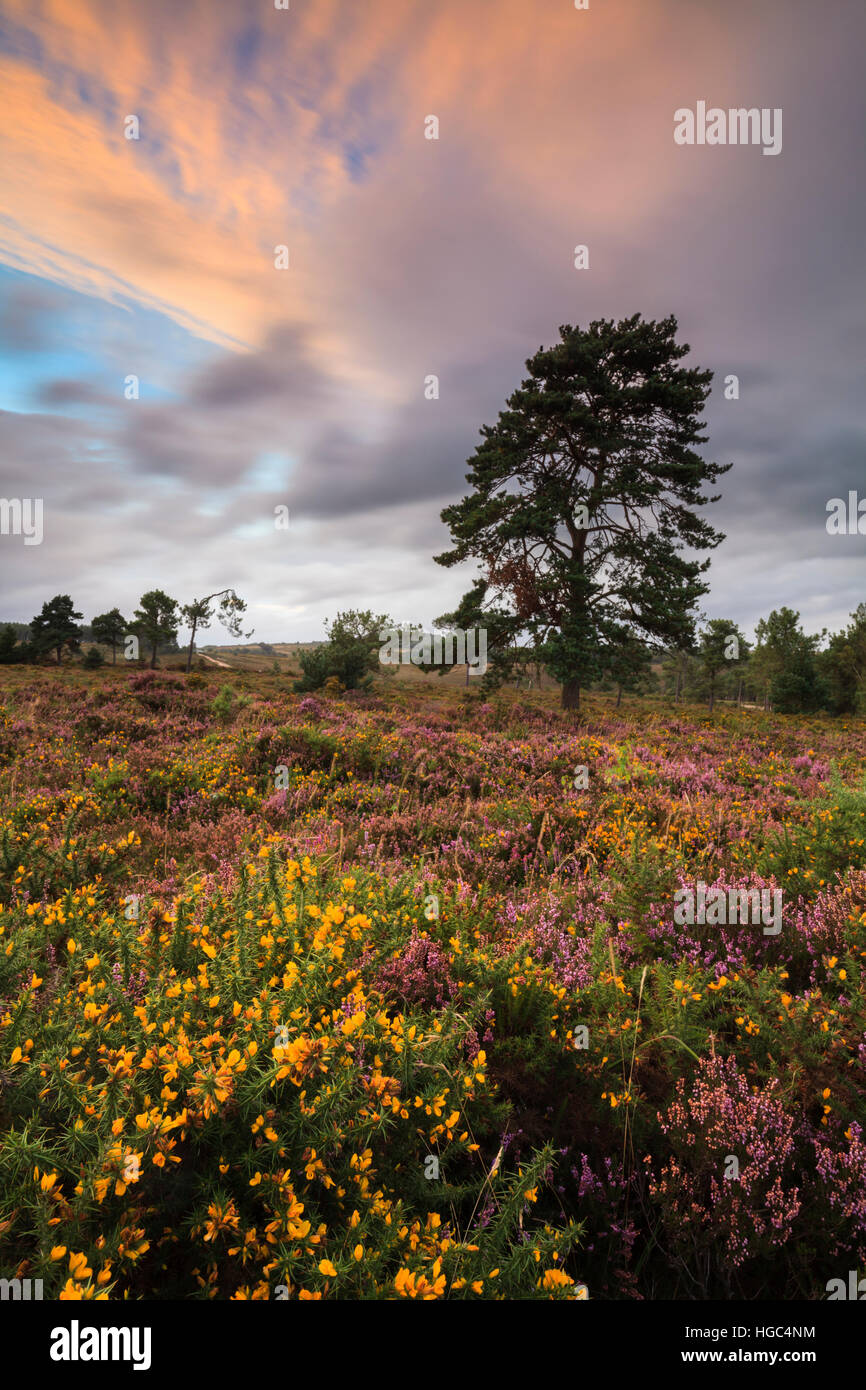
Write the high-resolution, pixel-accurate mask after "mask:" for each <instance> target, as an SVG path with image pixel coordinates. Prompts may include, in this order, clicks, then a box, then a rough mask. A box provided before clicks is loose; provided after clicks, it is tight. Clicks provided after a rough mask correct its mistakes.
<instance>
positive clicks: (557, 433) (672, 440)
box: [435, 314, 730, 707]
mask: <svg viewBox="0 0 866 1390" xmlns="http://www.w3.org/2000/svg"><path fill="white" fill-rule="evenodd" d="M676 329H677V323H676V319H674V318H673V317H671V318H668V319H664V320H663V321H661V322H659V323H656V322H647V321H644V320H643V319H642V318H641V316H640V315H639V314H635V315H633V316H632V317H631V318H630V319H625V320H623V321H621V322H620V323H616V324H615V323H614V322H613V321H608V320H600V321H596V322H593V323H591V324H590V326H589V328H588V329H586V330H581V329H580V328H572V327H571V326H570V325H565V326H564V327H562V328H561V329H560V338H561V341H560V343H558V344H557V345H556V346H555V347H553V348H551V349H549V350H545V349H541V350H539V352H538V353H536V355H535V356H534V357H533V358H531V359H530V360H529V361H527V364H526V366H527V369H528V371H529V377H528V378H527V379H526V380H524V382H523V383H522V385H521V387H520V388H519V389H518V390H517V391H515V392H514V394H513V395H512V396H510V397H509V399H508V402H507V409H506V410H504V411H502V412H500V415H499V419H498V421H497V423H496V425H494V426H493V427H489V426H485V427H484V428H483V430H482V434H483V436H484V440H483V443H482V444H480V445H479V446H478V448H477V450H476V453H475V456H474V458H473V459H472V460H470V469H471V471H470V473H469V474H468V480H469V482H470V483H471V484H472V485H473V489H474V490H473V492H471V493H470V494H469V495H468V496H466V497H464V498H463V500H462V501H461V502H459V503H457V504H455V505H453V506H450V507H446V508H445V510H444V511H443V513H442V520H443V521H444V522H445V523H446V524H447V525H448V526H449V527H450V529H451V537H452V542H453V546H452V549H451V550H450V551H447V552H445V553H444V554H441V555H437V556H436V557H435V559H436V561H437V563H439V564H442V565H448V566H451V565H455V564H458V563H461V562H462V561H465V560H467V559H470V558H474V559H476V560H478V561H479V564H480V568H481V570H482V578H481V580H479V581H478V582H477V583H476V585H475V587H474V589H473V591H472V593H471V595H467V600H466V601H465V602H468V603H469V606H470V607H473V608H478V609H480V608H481V607H482V605H484V604H488V600H489V605H488V606H489V607H490V609H491V611H492V612H495V613H497V614H498V615H500V617H499V621H500V644H499V645H501V647H502V648H504V649H505V648H508V647H509V646H513V645H514V644H515V643H516V641H517V640H518V638H519V637H520V634H521V633H523V632H529V633H530V636H531V638H532V639H533V643H534V645H537V646H538V647H539V649H540V652H541V654H542V659H543V660H544V661H545V663H546V665H547V667H548V668H549V670H550V671H551V673H552V674H553V675H554V676H555V677H556V679H558V680H560V681H561V682H562V685H563V703H564V705H566V706H567V707H568V706H573V705H576V704H577V702H578V698H579V690H580V686H581V684H584V685H586V684H588V683H590V682H592V681H593V680H597V679H599V678H600V677H602V676H603V674H604V671H605V668H606V667H607V668H611V667H612V666H615V665H619V666H620V667H621V668H622V667H623V666H624V668H625V671H626V672H628V671H629V670H630V669H631V668H632V666H633V658H634V656H635V653H636V648H635V647H634V646H633V645H632V644H634V643H635V641H644V642H650V643H657V642H660V641H667V642H671V641H676V642H679V643H682V642H684V641H688V640H689V639H690V637H691V633H692V627H693V618H692V616H691V614H692V609H693V607H694V605H695V603H696V601H697V599H698V598H699V597H700V595H701V594H703V593H705V592H706V591H707V585H706V584H705V583H704V582H703V581H702V580H701V578H700V575H701V573H702V571H704V570H705V569H706V568H707V566H708V564H709V561H708V560H704V561H701V560H699V559H686V558H684V556H683V554H682V551H683V550H684V548H686V547H688V549H689V550H691V551H692V552H699V551H701V550H706V549H711V548H713V547H714V546H716V545H718V543H719V541H720V540H721V539H722V536H721V535H720V534H719V533H717V532H716V531H714V530H713V529H712V527H710V526H709V525H708V523H707V522H706V521H704V520H703V519H702V518H700V517H699V516H698V515H697V511H696V509H697V508H699V507H702V506H705V505H706V503H707V502H708V501H709V500H714V499H708V498H707V497H706V495H705V493H704V490H703V489H704V486H705V485H706V484H707V483H710V484H711V483H714V482H715V481H716V479H717V478H718V477H719V476H720V475H721V474H722V473H724V472H726V471H727V468H728V467H730V465H725V466H720V465H718V464H713V463H707V462H705V460H704V459H702V458H701V456H700V454H699V453H698V452H696V450H695V449H694V447H693V446H694V445H698V444H702V443H705V442H706V439H705V436H703V435H701V434H700V433H699V417H700V415H701V413H702V411H703V407H704V403H705V400H706V397H707V395H708V393H709V383H710V381H711V379H712V373H711V372H708V371H701V370H700V369H698V368H684V367H681V366H679V365H677V364H678V363H679V361H680V360H681V359H682V358H683V357H684V356H686V354H687V353H688V352H689V348H688V346H687V345H679V344H677V343H676V341H675V333H676ZM503 603H504V605H505V606H504V607H503ZM488 645H489V644H488ZM629 651H630V652H631V657H632V659H628V657H627V656H626V653H628V652H629Z"/></svg>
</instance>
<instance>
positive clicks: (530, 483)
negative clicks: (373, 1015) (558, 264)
mask: <svg viewBox="0 0 866 1390" xmlns="http://www.w3.org/2000/svg"><path fill="white" fill-rule="evenodd" d="M676 331H677V321H676V319H675V318H674V317H673V316H672V315H671V316H669V317H668V318H666V319H662V320H660V321H658V322H656V321H647V320H644V319H643V318H642V316H641V315H640V314H634V315H632V316H631V317H630V318H626V319H622V320H620V321H619V322H614V321H613V320H607V319H602V320H596V321H594V322H593V323H591V324H590V325H589V326H588V328H586V329H581V328H579V327H577V328H575V327H572V326H571V325H569V324H565V325H563V326H562V327H560V330H559V334H560V341H559V342H558V343H556V344H555V345H554V346H553V347H552V348H547V349H546V348H539V350H538V352H537V353H536V354H535V355H534V356H533V357H531V358H529V359H527V362H526V367H527V370H528V373H529V375H528V376H527V377H526V378H525V379H524V381H523V382H522V383H521V385H520V387H519V388H518V389H517V390H516V391H514V392H513V393H512V395H511V396H509V397H508V399H507V401H506V408H505V409H504V410H502V411H500V413H499V416H498V419H497V421H496V423H495V424H494V425H493V426H488V425H484V426H482V428H481V435H482V442H481V443H480V444H479V445H478V447H477V449H476V450H475V454H474V455H473V456H472V458H470V460H469V472H468V473H467V475H466V480H467V482H468V483H469V484H470V485H471V490H470V491H469V493H467V495H466V496H465V497H463V498H462V499H461V500H460V501H459V502H457V503H454V504H453V505H451V506H448V507H446V508H445V509H444V510H443V511H442V513H441V518H442V521H443V522H444V523H445V525H446V526H447V527H448V528H449V530H450V533H451V542H452V544H451V549H450V550H447V551H445V552H443V553H442V554H439V555H435V556H434V557H433V558H434V560H435V561H436V563H437V564H440V565H444V566H446V567H450V566H453V565H457V564H460V563H464V562H465V561H467V560H474V561H475V562H476V565H477V569H478V572H479V573H478V578H476V579H475V580H474V582H473V583H472V585H471V587H470V589H469V591H468V592H467V593H466V594H465V595H464V596H463V598H462V599H461V601H460V603H459V604H458V606H457V608H456V609H455V611H454V612H452V613H447V614H444V615H443V616H442V617H441V618H439V619H437V620H436V621H437V625H439V626H442V627H445V628H446V629H448V628H450V629H452V630H454V629H456V630H462V631H466V630H468V629H470V628H476V629H484V630H485V632H486V634H487V662H488V669H487V671H486V673H485V675H484V676H483V677H480V680H481V682H482V683H483V684H484V686H485V688H486V689H490V688H491V687H493V686H495V685H497V684H501V683H503V682H504V681H508V680H519V678H520V673H521V670H522V669H523V667H525V666H526V665H527V663H531V664H534V665H536V666H538V668H539V670H541V669H543V670H545V671H547V672H548V673H549V674H550V676H551V677H552V678H553V679H554V680H555V681H556V682H557V683H558V684H559V686H560V688H561V701H562V706H563V708H564V709H579V707H580V693H581V690H582V689H591V688H598V687H602V688H604V687H605V686H608V687H609V686H610V685H611V684H613V686H615V688H616V689H617V690H618V691H619V694H620V696H621V694H622V691H623V690H640V689H643V688H646V687H647V686H648V685H650V684H652V681H653V679H656V680H657V679H658V677H657V675H656V673H655V669H654V668H657V667H658V665H659V663H661V678H662V685H663V688H664V690H665V692H666V693H671V694H672V695H673V698H674V701H675V703H676V702H678V701H679V700H680V699H682V698H685V697H686V696H687V695H690V694H694V693H695V692H700V694H701V696H703V695H704V694H705V695H706V697H707V699H708V702H709V705H710V708H712V706H713V704H714V702H715V700H716V699H717V698H726V699H727V698H733V697H732V694H731V691H732V690H734V691H735V692H736V694H735V698H736V699H737V700H738V701H739V702H741V703H742V702H743V701H744V700H745V701H746V702H748V703H761V704H763V705H764V706H765V707H769V706H770V705H772V707H773V708H774V709H776V710H779V711H782V712H800V711H807V712H808V711H811V710H818V709H829V710H832V711H834V712H836V713H840V714H841V713H850V712H853V711H854V710H857V709H861V708H863V707H864V680H866V605H863V604H861V605H860V606H859V607H858V608H857V610H856V612H855V613H853V614H852V615H851V623H850V625H849V626H848V627H847V628H846V629H845V630H844V631H842V632H839V633H834V634H832V635H830V636H829V638H828V634H827V632H826V630H825V631H823V632H822V633H820V634H819V635H813V636H809V635H807V634H806V633H805V632H804V631H803V629H802V627H801V625H800V621H799V614H798V613H796V612H794V610H793V609H790V608H781V609H778V610H774V611H773V612H772V613H771V614H770V615H769V617H768V618H766V619H762V620H761V622H760V623H759V624H758V625H757V629H756V634H755V642H754V645H751V644H750V643H749V642H747V640H746V638H745V637H744V636H743V635H742V633H740V632H739V630H738V629H737V627H736V625H735V624H734V623H733V622H729V621H727V620H725V619H721V618H717V619H712V620H709V621H707V620H706V619H705V618H703V617H702V616H701V615H700V614H699V612H698V604H699V602H700V600H701V599H702V598H703V596H704V595H705V594H707V593H708V592H709V585H708V584H707V583H706V581H705V580H704V578H703V575H704V573H705V571H706V570H707V569H708V568H709V565H710V560H709V557H708V555H707V554H706V552H709V551H711V550H713V549H715V548H716V547H717V546H718V545H719V544H720V543H721V542H722V541H723V540H724V539H725V537H724V535H723V534H722V533H721V532H719V531H716V530H715V529H714V528H713V527H712V526H710V525H709V523H708V522H707V521H706V520H705V519H704V518H703V517H702V516H700V515H699V511H700V509H701V508H703V507H706V506H708V505H710V504H712V503H714V502H717V501H718V500H719V494H715V495H714V494H709V495H708V494H707V493H706V491H705V489H706V488H707V487H712V486H713V485H714V484H715V483H716V482H717V481H718V479H719V478H720V477H721V476H722V475H724V474H725V473H727V472H728V471H729V469H730V468H731V467H732V465H731V464H730V463H728V464H717V463H712V462H708V461H707V460H705V459H704V458H703V457H702V456H701V454H700V453H699V452H698V451H697V449H696V447H695V446H698V445H702V444H705V443H706V442H707V437H706V435H704V434H702V433H701V429H702V421H701V416H702V413H703V410H704V407H705V404H706V400H707V398H708V396H709V394H710V389H711V382H712V377H713V373H712V372H711V371H706V370H702V369H701V368H698V367H684V366H682V365H681V361H682V359H683V358H684V357H685V356H687V354H688V353H689V352H690V350H691V349H690V348H689V345H688V344H684V343H678V342H677V340H676ZM217 599H219V600H221V602H220V604H219V609H218V616H219V618H220V621H222V622H223V624H224V626H226V628H227V630H228V631H229V632H230V633H231V634H232V635H233V636H239V635H241V634H240V627H239V623H240V616H241V614H242V612H243V611H244V610H245V608H246V604H245V603H243V601H242V600H241V599H239V598H238V597H237V595H236V593H235V591H234V590H233V589H224V590H220V591H219V592H218V593H216V594H210V595H208V596H207V597H206V598H204V599H200V600H194V601H193V602H192V603H191V604H186V605H179V604H178V603H177V601H176V600H174V599H171V598H169V596H168V595H167V594H165V593H163V591H162V590H160V589H153V590H151V591H150V592H149V593H147V594H145V595H143V596H142V599H141V600H140V606H139V608H137V609H136V610H135V613H134V615H133V618H132V620H131V621H129V622H127V620H126V619H124V617H123V616H122V614H120V613H119V611H118V610H117V609H116V608H115V609H112V610H111V611H110V612H108V613H103V614H99V615H98V616H97V617H96V618H94V619H93V622H92V623H91V625H90V626H91V631H92V634H93V637H94V639H95V640H96V641H98V642H103V643H105V644H107V645H108V646H110V647H111V650H112V660H116V653H117V647H118V645H119V644H120V643H121V642H122V641H124V640H125V639H126V638H127V637H128V636H129V634H130V633H132V634H135V635H137V636H138V637H139V638H140V640H141V641H142V642H144V643H145V644H147V645H148V646H149V647H150V651H151V663H150V664H151V666H154V665H155V664H156V658H157V653H158V651H159V650H160V649H161V647H165V645H166V644H171V643H174V642H176V637H177V628H178V625H179V622H180V621H181V620H182V621H183V622H184V623H185V624H186V625H187V626H188V627H189V628H190V631H191V635H190V640H189V645H188V649H187V670H189V669H190V665H191V661H192V653H193V649H194V644H195V635H196V631H197V630H199V629H201V628H203V627H206V626H207V625H208V624H209V622H210V621H211V619H212V617H213V613H214V610H213V605H214V603H215V602H216V600H217ZM80 619H81V614H80V613H76V612H75V611H74V607H73V604H72V600H71V598H70V597H69V595H66V594H61V595H57V596H56V597H55V598H53V599H51V600H50V601H49V603H47V604H45V605H44V607H43V610H42V612H41V613H40V614H38V615H37V616H36V617H35V618H34V619H33V621H32V622H31V623H30V625H29V629H28V632H27V634H26V635H25V636H24V638H23V640H19V636H18V634H17V632H16V630H15V628H14V627H13V625H7V626H6V628H5V629H3V630H2V631H0V661H16V660H36V661H39V660H44V659H46V657H47V656H48V654H50V653H52V652H53V653H54V654H55V655H56V659H57V661H58V662H60V661H62V659H63V653H64V651H65V650H73V651H74V650H77V645H80V628H79V627H78V623H79V622H80ZM380 622H381V623H382V624H383V625H389V624H390V620H388V619H384V618H383V619H374V618H373V615H372V614H370V613H356V612H354V611H353V612H351V613H349V614H338V615H337V618H336V619H335V620H334V623H333V624H331V626H330V629H329V631H328V639H327V641H326V642H325V643H323V644H321V645H320V646H319V647H317V648H315V649H314V651H313V652H307V653H304V654H302V656H301V665H302V669H303V676H302V678H301V681H300V682H299V684H298V688H299V689H316V688H321V687H322V686H323V685H324V684H325V683H326V682H327V681H328V680H331V679H332V680H334V681H335V682H336V683H337V684H338V685H341V686H342V687H343V688H345V689H352V688H359V687H363V685H364V684H365V682H366V681H367V678H368V677H369V676H370V674H371V671H372V669H373V665H374V664H375V652H374V645H377V641H378V632H377V633H376V634H375V635H374V633H373V631H372V627H371V626H370V625H371V624H378V623H380ZM701 623H703V626H702V627H701V626H700V624H701ZM247 635H249V634H247ZM825 639H827V645H826V647H824V646H823V643H824V641H825ZM92 660H93V661H94V662H96V663H98V660H99V658H98V656H95V657H93V658H92ZM750 694H751V695H753V696H755V697H756V698H755V699H754V700H752V701H749V700H748V699H747V697H748V696H749V695H750Z"/></svg>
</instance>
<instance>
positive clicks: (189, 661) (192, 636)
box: [186, 621, 469, 675]
mask: <svg viewBox="0 0 866 1390" xmlns="http://www.w3.org/2000/svg"><path fill="white" fill-rule="evenodd" d="M195 629H196V623H195V621H193V625H192V632H191V633H190V639H189V651H188V652H187V654H186V673H187V675H189V668H190V666H191V665H192V648H193V643H194V642H195ZM466 669H467V671H468V669H469V667H468V666H467V668H466Z"/></svg>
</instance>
